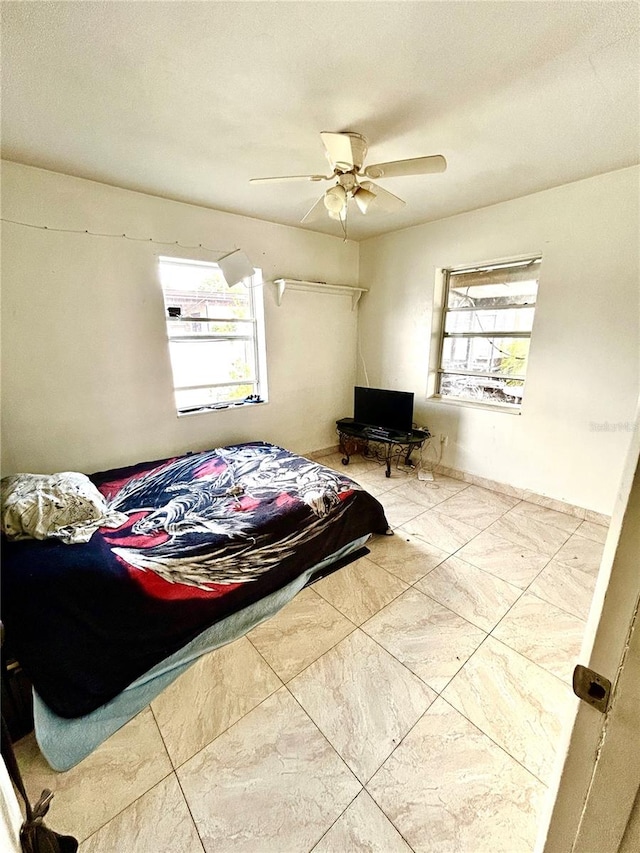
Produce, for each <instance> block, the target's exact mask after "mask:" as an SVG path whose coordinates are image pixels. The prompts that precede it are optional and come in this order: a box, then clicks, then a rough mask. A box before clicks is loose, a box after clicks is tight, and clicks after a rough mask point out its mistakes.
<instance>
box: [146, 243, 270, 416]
mask: <svg viewBox="0 0 640 853" xmlns="http://www.w3.org/2000/svg"><path fill="white" fill-rule="evenodd" d="M163 263H166V264H173V265H175V266H177V267H179V266H180V265H184V266H186V267H209V268H211V269H212V270H215V271H220V266H219V265H218V264H217V263H216V262H215V261H203V260H200V259H197V258H186V257H176V256H171V255H160V256H159V257H158V279H159V282H160V289H161V292H162V298H163V309H164V315H165V331H166V335H167V350H168V352H169V363H170V368H171V385H172V391H173V401H174V406H175V408H176V414H177V416H178V417H187V416H191V415H196V414H203V413H208V412H216V411H226V410H228V409H235V408H242V407H245V406H255V405H260V404H263V403H267V402H268V385H267V359H266V331H265V321H264V300H263V279H262V270H260V269H257V268H254V272H253V275H252V276H251V279H250V281H249V283H248V284H245V283H244V282H243V283H241V284H237V285H234V287H236V288H240V287H243V288H244V289H245V290H247V291H248V305H249V310H250V314H251V316H250V317H246V318H245V317H243V318H236V319H234V318H229V317H191V318H188V317H187V316H180V317H179V318H178V317H171V316H170V315H169V311H168V308H169V302H168V298H167V294H166V291H165V286H164V284H163V280H162V264H163ZM232 290H233V288H231V287H229V288H228V291H229V292H232ZM221 292H223V291H221ZM176 320H177V321H178V322H184V323H189V322H192V323H195V322H199V323H203V324H206V323H238V324H242V325H245V326H246V327H247V329H248V330H249V329H251V333H250V334H249V333H247V334H230V333H228V332H226V333H225V332H222V333H218V334H216V333H214V332H212V333H210V334H206V333H205V334H202V333H191V334H188V333H185V334H183V335H180V334H178V335H176V334H175V332H173V331H172V329H171V326H170V324H172V323H175V322H176ZM185 331H186V327H185ZM172 341H175V342H178V343H189V342H192V343H207V342H210V343H215V342H216V341H250V342H252V344H253V347H252V349H253V359H252V365H251V366H252V367H253V379H246V380H237V381H231V380H230V381H229V382H212V383H206V384H202V383H196V384H193V385H180V386H177V385H176V377H175V373H174V366H173V358H172V355H171V346H170V344H171V342H172ZM241 385H251V386H252V388H253V391H252V392H251V393H253V394H256V395H257V396H258V398H259V402H250V403H247V402H246V398H245V399H238V400H234V399H228V400H225V401H219V402H216V403H204V404H203V405H201V406H198V405H195V404H194V405H193V406H182V407H179V406H178V402H177V399H176V394H177V392H179V391H191V390H193V391H197V390H198V389H202V390H203V391H204V390H205V389H208V388H211V389H214V388H226V387H238V386H241Z"/></svg>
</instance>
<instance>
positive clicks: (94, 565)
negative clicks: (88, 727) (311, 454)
mask: <svg viewBox="0 0 640 853" xmlns="http://www.w3.org/2000/svg"><path fill="white" fill-rule="evenodd" d="M91 479H92V481H93V482H94V483H95V484H96V486H97V487H98V489H99V490H100V492H101V493H102V494H103V495H104V497H105V498H106V500H107V501H108V504H109V507H110V508H111V509H112V510H114V511H118V512H122V513H124V514H125V515H126V516H127V521H126V522H125V523H124V524H123V525H121V526H120V527H119V528H117V529H108V528H101V529H100V530H99V531H98V532H96V533H95V534H94V536H93V537H92V538H91V540H90V541H89V542H88V543H86V544H77V545H64V544H62V543H61V542H59V541H57V540H46V541H35V540H28V541H19V542H6V541H3V552H4V553H3V572H2V580H3V613H2V618H3V621H4V623H5V627H6V631H7V641H8V643H9V647H10V650H11V652H12V653H13V654H14V656H15V657H17V659H18V660H19V661H20V663H21V665H22V667H23V668H24V670H25V672H26V674H27V675H28V677H29V678H30V679H31V681H32V683H33V685H34V688H35V689H36V691H37V692H38V694H39V696H40V697H41V698H42V699H43V701H44V702H45V703H46V704H47V705H48V706H49V708H50V709H51V710H52V711H54V713H56V714H58V715H59V716H61V717H66V718H73V717H80V716H82V715H84V714H88V713H90V712H92V711H94V710H95V709H96V708H98V707H100V706H101V705H104V704H105V703H106V702H108V701H110V700H111V699H113V697H115V696H116V695H117V694H118V693H120V692H121V691H122V690H124V689H125V688H126V687H127V685H129V684H131V683H132V682H133V681H135V680H136V679H137V678H138V677H139V676H141V675H142V674H143V673H145V672H147V671H148V670H150V669H151V668H152V667H153V666H155V665H156V664H157V663H159V662H160V661H162V660H164V659H165V658H167V657H168V656H170V655H172V654H174V653H175V652H176V651H177V650H178V649H180V648H182V647H183V646H185V645H186V644H187V643H189V642H190V641H191V640H193V639H194V638H195V637H196V636H197V635H198V634H200V633H201V632H202V631H204V630H205V629H206V628H208V627H209V626H211V625H213V624H214V623H216V622H218V621H219V620H221V619H224V618H225V617H227V616H229V615H230V614H232V613H235V612H237V611H239V610H241V609H243V608H245V607H247V606H248V605H250V604H252V603H254V602H256V601H258V600H260V599H262V598H264V597H265V596H268V595H269V594H271V593H273V592H274V591H276V590H278V589H281V588H282V587H284V586H285V585H287V584H288V583H290V582H291V581H292V580H293V579H295V578H296V577H299V576H300V575H301V574H303V573H304V572H305V571H306V570H307V569H309V568H310V567H311V566H314V565H315V564H317V563H319V562H320V561H322V560H323V559H324V558H325V557H327V556H328V555H330V554H334V553H335V552H337V551H339V549H340V548H341V547H343V546H344V545H346V544H347V543H349V542H351V541H353V540H354V539H356V538H358V537H360V536H363V535H366V534H368V533H384V532H385V531H386V529H387V522H386V519H385V516H384V511H383V509H382V507H381V505H380V504H379V503H378V501H376V500H375V498H373V497H372V496H371V495H369V494H368V493H367V492H365V491H363V490H362V489H361V488H360V487H359V486H357V484H355V483H354V482H353V481H352V480H350V479H349V478H348V477H346V476H345V475H343V474H342V473H338V472H335V471H333V470H332V469H329V468H325V467H324V466H322V465H318V464H317V463H314V462H311V461H309V460H308V459H305V458H303V457H300V456H296V455H294V454H292V453H289V452H288V451H286V450H283V449H282V448H279V447H276V446H274V445H271V444H266V443H264V442H254V443H249V444H242V445H234V446H231V447H225V448H217V449H215V450H211V451H207V452H203V453H195V454H191V455H187V456H183V457H179V458H174V459H167V460H161V461H155V462H147V463H142V464H140V465H136V466H132V467H129V468H123V469H117V470H113V471H108V472H102V473H99V474H95V475H93V476H92V477H91Z"/></svg>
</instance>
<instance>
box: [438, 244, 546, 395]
mask: <svg viewBox="0 0 640 853" xmlns="http://www.w3.org/2000/svg"><path fill="white" fill-rule="evenodd" d="M539 271H540V258H539V257H537V258H529V259H527V260H524V261H512V262H509V263H500V264H494V265H487V266H483V267H473V268H471V269H460V270H457V269H450V270H445V271H444V283H445V299H444V316H443V323H442V338H441V346H440V364H439V369H438V380H437V388H436V393H437V394H439V395H440V397H442V398H445V399H457V400H472V401H476V402H482V403H489V404H492V405H499V406H502V407H504V406H507V407H510V408H513V409H518V408H520V406H521V404H522V396H523V394H524V382H525V377H526V373H527V361H528V358H529V342H530V338H531V330H532V328H533V315H534V312H535V306H536V296H537V293H538V275H539Z"/></svg>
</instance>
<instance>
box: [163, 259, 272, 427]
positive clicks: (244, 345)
mask: <svg viewBox="0 0 640 853" xmlns="http://www.w3.org/2000/svg"><path fill="white" fill-rule="evenodd" d="M159 267H160V282H161V284H162V291H163V294H164V304H165V311H166V316H167V336H168V339H169V354H170V356H171V367H172V370H173V385H174V392H175V400H176V408H177V410H178V414H186V413H187V412H193V411H199V410H201V409H207V408H226V407H228V406H229V405H234V404H236V403H240V402H242V401H244V400H245V399H246V398H247V397H249V396H250V395H259V396H260V397H261V398H263V399H264V398H265V397H266V375H265V367H264V320H263V315H262V302H261V299H260V298H256V287H255V284H256V281H255V279H256V278H257V277H256V276H254V277H253V278H252V280H251V286H249V287H245V286H244V285H236V286H235V287H234V288H233V289H230V288H229V287H228V285H227V283H226V282H225V280H224V278H223V275H222V272H221V271H220V268H219V267H218V265H217V264H212V263H205V262H201V261H187V260H181V259H178V258H166V257H162V258H160V262H159ZM260 295H261V293H260V294H259V296H260ZM169 309H171V310H169ZM178 311H179V316H171V315H177V314H178Z"/></svg>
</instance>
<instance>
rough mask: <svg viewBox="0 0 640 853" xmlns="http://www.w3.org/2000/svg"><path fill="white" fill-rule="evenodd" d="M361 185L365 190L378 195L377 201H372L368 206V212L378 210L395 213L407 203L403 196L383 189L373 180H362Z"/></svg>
mask: <svg viewBox="0 0 640 853" xmlns="http://www.w3.org/2000/svg"><path fill="white" fill-rule="evenodd" d="M360 186H361V187H362V189H363V190H368V191H369V192H370V193H373V194H374V195H375V197H376V198H375V201H372V202H371V204H370V205H368V206H367V213H370V212H371V213H375V212H376V211H380V212H383V211H384V212H385V213H395V212H396V210H400V209H401V208H402V207H404V206H405V204H406V202H404V201H403V200H402V199H401V198H398V196H397V195H394V194H393V193H390V192H389V191H388V190H383V189H382V187H379V186H378V185H377V184H374V183H372V182H371V181H360Z"/></svg>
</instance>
